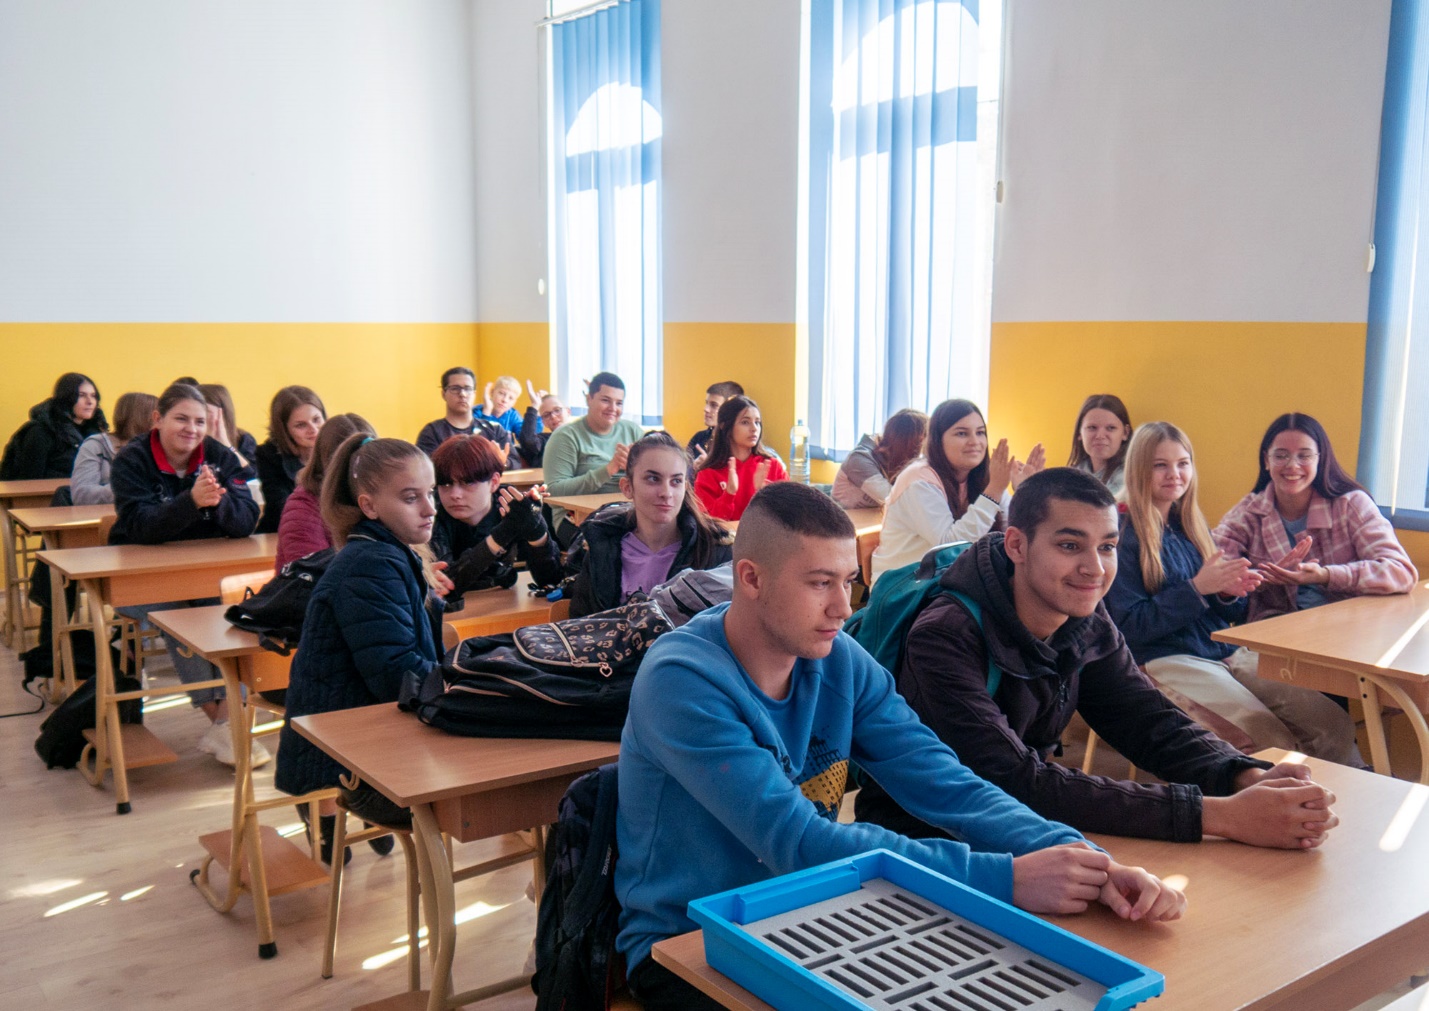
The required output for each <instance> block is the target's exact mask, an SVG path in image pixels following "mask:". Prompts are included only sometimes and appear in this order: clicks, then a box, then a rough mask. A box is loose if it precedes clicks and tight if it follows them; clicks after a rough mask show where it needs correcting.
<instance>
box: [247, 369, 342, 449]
mask: <svg viewBox="0 0 1429 1011" xmlns="http://www.w3.org/2000/svg"><path fill="white" fill-rule="evenodd" d="M305 404H306V405H307V406H309V407H316V408H317V409H318V412H319V413H320V414H321V415H322V416H323V418H324V420H326V418H327V408H326V407H324V406H323V402H322V398H321V397H319V396H318V395H317V394H316V393H314V392H313V391H312V390H310V389H308V388H307V387H306V386H284V387H283V388H282V389H281V390H279V391H278V392H277V393H275V394H273V402H272V403H271V404H269V405H268V438H270V439H272V440H273V442H274V443H275V444H276V445H277V447H278V448H279V449H280V450H282V451H283V452H284V453H287V454H288V455H289V456H300V455H301V454H300V453H299V452H298V447H297V446H295V445H293V438H292V436H290V435H289V434H288V418H289V416H290V415H291V414H292V413H293V412H294V411H296V410H297V409H298V408H299V407H302V406H303V405H305ZM233 438H234V439H237V436H233Z"/></svg>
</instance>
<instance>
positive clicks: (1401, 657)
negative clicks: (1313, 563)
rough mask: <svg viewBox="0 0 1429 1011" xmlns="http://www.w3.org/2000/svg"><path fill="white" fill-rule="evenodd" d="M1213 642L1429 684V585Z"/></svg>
mask: <svg viewBox="0 0 1429 1011" xmlns="http://www.w3.org/2000/svg"><path fill="white" fill-rule="evenodd" d="M1212 638H1214V639H1216V640H1218V641H1220V642H1228V643H1232V644H1234V645H1236V646H1245V647H1246V648H1248V649H1252V650H1255V651H1257V652H1260V653H1270V654H1272V655H1274V656H1285V657H1293V658H1296V659H1301V660H1307V661H1311V662H1314V661H1322V662H1326V663H1330V664H1333V665H1336V666H1342V667H1347V668H1349V669H1351V670H1362V671H1364V672H1366V673H1370V674H1374V673H1382V674H1388V675H1392V676H1394V677H1398V678H1404V679H1407V680H1429V583H1424V582H1421V583H1417V584H1416V585H1415V587H1414V589H1412V590H1411V591H1410V592H1408V593H1400V594H1395V595H1394V596H1389V597H1353V598H1351V599H1349V600H1340V601H1336V602H1335V603H1333V604H1325V605H1324V606H1322V607H1314V608H1311V609H1309V610H1307V611H1294V612H1292V613H1290V614H1281V615H1277V616H1275V617H1274V618H1266V619H1264V620H1263V621H1254V622H1251V623H1250V624H1248V625H1237V626H1236V627H1234V628H1228V629H1225V630H1224V631H1220V632H1216V633H1215V634H1214V635H1213V636H1212Z"/></svg>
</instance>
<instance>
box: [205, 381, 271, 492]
mask: <svg viewBox="0 0 1429 1011" xmlns="http://www.w3.org/2000/svg"><path fill="white" fill-rule="evenodd" d="M199 392H200V393H202V394H203V398H204V399H205V400H207V401H208V434H209V438H211V439H217V440H218V441H219V442H221V443H223V444H224V445H225V446H227V447H228V448H229V449H231V450H233V452H234V454H235V455H237V457H238V462H239V463H241V464H243V467H244V474H245V475H246V476H247V478H248V480H250V481H255V480H257V479H258V470H257V468H256V467H255V466H254V463H253V461H254V459H255V458H256V457H257V456H258V440H257V439H255V438H253V434H252V433H251V432H245V431H244V430H243V429H241V428H239V427H238V409H237V408H236V407H234V406H233V394H231V393H229V392H228V387H227V386H224V385H223V384H222V383H200V384H199Z"/></svg>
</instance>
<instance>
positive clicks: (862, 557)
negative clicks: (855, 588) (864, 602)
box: [857, 530, 882, 586]
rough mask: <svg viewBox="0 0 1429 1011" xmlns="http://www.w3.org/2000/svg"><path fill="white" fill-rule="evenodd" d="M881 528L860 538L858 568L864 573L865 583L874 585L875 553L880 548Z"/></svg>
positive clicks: (865, 584)
mask: <svg viewBox="0 0 1429 1011" xmlns="http://www.w3.org/2000/svg"><path fill="white" fill-rule="evenodd" d="M881 533H882V531H881V530H875V531H873V532H872V533H867V534H863V535H862V536H860V537H859V539H858V542H857V543H858V570H859V572H860V573H862V574H863V585H864V586H872V585H873V553H874V552H875V551H877V550H878V542H879V540H880V539H881V538H880V534H881Z"/></svg>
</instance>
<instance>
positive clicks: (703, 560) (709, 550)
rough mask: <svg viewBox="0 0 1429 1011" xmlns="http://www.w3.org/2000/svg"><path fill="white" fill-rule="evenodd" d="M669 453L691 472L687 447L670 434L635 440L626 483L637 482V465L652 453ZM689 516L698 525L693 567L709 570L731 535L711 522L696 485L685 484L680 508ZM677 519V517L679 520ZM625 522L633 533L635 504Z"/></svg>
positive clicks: (626, 461)
mask: <svg viewBox="0 0 1429 1011" xmlns="http://www.w3.org/2000/svg"><path fill="white" fill-rule="evenodd" d="M656 449H668V450H670V451H671V452H673V453H674V454H676V455H677V456H678V457H679V458H680V464H681V466H682V467H683V468H684V470H685V472H686V473H689V470H690V454H689V453H687V452H685V447H684V446H681V445H680V444H679V443H678V442H676V441H675V439H674V437H673V436H671V435H670V433H668V432H647V433H645V435H643V436H641V437H640V438H638V439H636V440H635V442H633V443H632V444H631V446H630V454H629V456H627V457H626V460H625V473H626V476H627V480H629V481H631V482H632V483H633V482H634V480H635V478H634V476H633V475H634V474H635V468H636V465H637V464H638V463H639V461H640V458H641V457H642V456H644V455H645V454H646V453H649V452H650V451H651V450H656ZM685 514H688V515H689V517H690V519H691V520H693V521H694V524H695V547H694V551H693V552H691V554H690V564H691V566H692V567H694V568H696V569H703V568H707V567H708V566H709V564H710V562H711V560H712V558H713V555H714V550H715V548H716V547H718V546H719V545H721V544H727V543H728V542H729V531H728V530H727V529H726V528H725V526H724V524H723V523H721V522H720V521H719V520H717V519H714V518H712V517H711V516H710V515H709V514H708V513H707V512H705V507H704V506H703V505H702V504H701V503H700V498H699V496H698V495H696V494H695V483H694V482H693V481H689V480H686V481H685V498H684V501H683V502H682V503H681V505H680V515H681V516H683V515H685ZM676 518H677V519H678V517H676ZM626 522H627V523H628V524H629V525H630V529H631V530H634V529H635V507H634V504H633V503H632V505H631V508H630V512H629V514H628V515H627V516H626Z"/></svg>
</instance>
